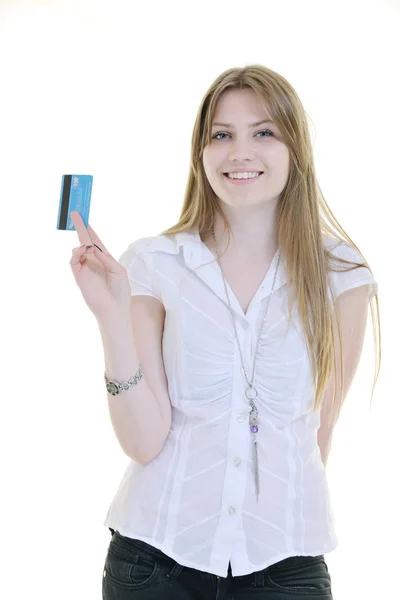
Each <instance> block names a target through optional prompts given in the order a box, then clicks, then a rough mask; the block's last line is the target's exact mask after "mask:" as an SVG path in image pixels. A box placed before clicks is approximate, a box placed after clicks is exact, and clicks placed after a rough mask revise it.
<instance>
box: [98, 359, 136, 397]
mask: <svg viewBox="0 0 400 600" xmlns="http://www.w3.org/2000/svg"><path fill="white" fill-rule="evenodd" d="M142 377H143V367H142V364H141V363H140V362H139V369H138V370H137V372H136V374H135V375H133V376H132V377H130V378H129V379H128V381H123V382H122V383H119V382H118V381H116V379H111V380H110V379H108V378H107V375H106V373H105V372H104V381H105V382H106V388H107V391H108V392H109V393H110V394H111V395H112V396H116V395H117V394H120V393H121V392H124V391H126V390H129V389H130V388H131V387H132V386H133V385H137V384H138V383H139V381H140V380H141V379H142Z"/></svg>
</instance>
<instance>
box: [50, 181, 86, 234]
mask: <svg viewBox="0 0 400 600" xmlns="http://www.w3.org/2000/svg"><path fill="white" fill-rule="evenodd" d="M92 185H93V175H63V176H62V182H61V194H60V205H59V207H58V218H57V229H70V230H72V231H76V229H75V225H74V224H73V222H72V221H71V217H70V214H71V212H72V211H74V210H76V211H77V212H78V213H79V214H80V215H81V217H82V220H83V222H84V223H85V227H86V228H87V226H88V225H89V209H90V198H91V195H92Z"/></svg>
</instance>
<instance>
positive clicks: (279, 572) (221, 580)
mask: <svg viewBox="0 0 400 600" xmlns="http://www.w3.org/2000/svg"><path fill="white" fill-rule="evenodd" d="M109 529H110V531H111V534H112V539H111V541H110V545H109V548H108V552H107V556H106V560H105V565H104V570H103V586H102V591H103V600H158V599H160V600H247V599H249V600H251V599H252V598H254V599H257V600H306V599H314V600H333V596H332V591H331V577H330V574H329V572H328V567H327V565H326V563H325V559H324V556H323V555H320V556H294V557H290V558H286V559H284V560H282V561H280V562H278V563H275V564H274V565H271V566H270V567H267V568H266V569H263V570H262V571H256V572H255V573H251V574H250V575H243V576H239V577H232V571H231V566H230V565H229V570H228V576H227V577H218V576H217V575H211V574H210V573H206V572H204V571H198V570H197V569H192V568H189V567H183V566H182V565H179V564H178V563H177V562H176V561H175V560H173V559H172V558H169V557H168V556H167V555H166V554H164V553H163V552H161V551H160V550H158V549H157V548H153V546H150V545H149V544H146V543H145V542H142V541H141V540H134V539H131V538H128V537H125V536H122V535H121V534H120V533H119V532H118V531H114V530H113V529H111V528H110V527H109Z"/></svg>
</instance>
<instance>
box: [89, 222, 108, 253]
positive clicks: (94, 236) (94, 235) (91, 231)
mask: <svg viewBox="0 0 400 600" xmlns="http://www.w3.org/2000/svg"><path fill="white" fill-rule="evenodd" d="M88 231H89V234H90V237H91V239H92V243H96V244H97V245H98V246H99V248H100V249H101V250H103V252H105V253H106V254H110V253H109V252H108V250H107V248H106V247H105V245H104V244H103V242H102V241H101V239H100V238H99V236H98V235H97V233H96V232H95V230H94V229H93V227H92V226H91V225H88Z"/></svg>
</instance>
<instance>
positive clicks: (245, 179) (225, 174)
mask: <svg viewBox="0 0 400 600" xmlns="http://www.w3.org/2000/svg"><path fill="white" fill-rule="evenodd" d="M256 172H257V171H253V173H256ZM263 173H264V171H259V172H258V175H257V176H256V177H229V175H230V174H231V173H223V175H224V177H226V178H227V179H234V180H239V181H243V180H244V181H247V180H249V179H257V178H258V177H260V175H262V174H263Z"/></svg>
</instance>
